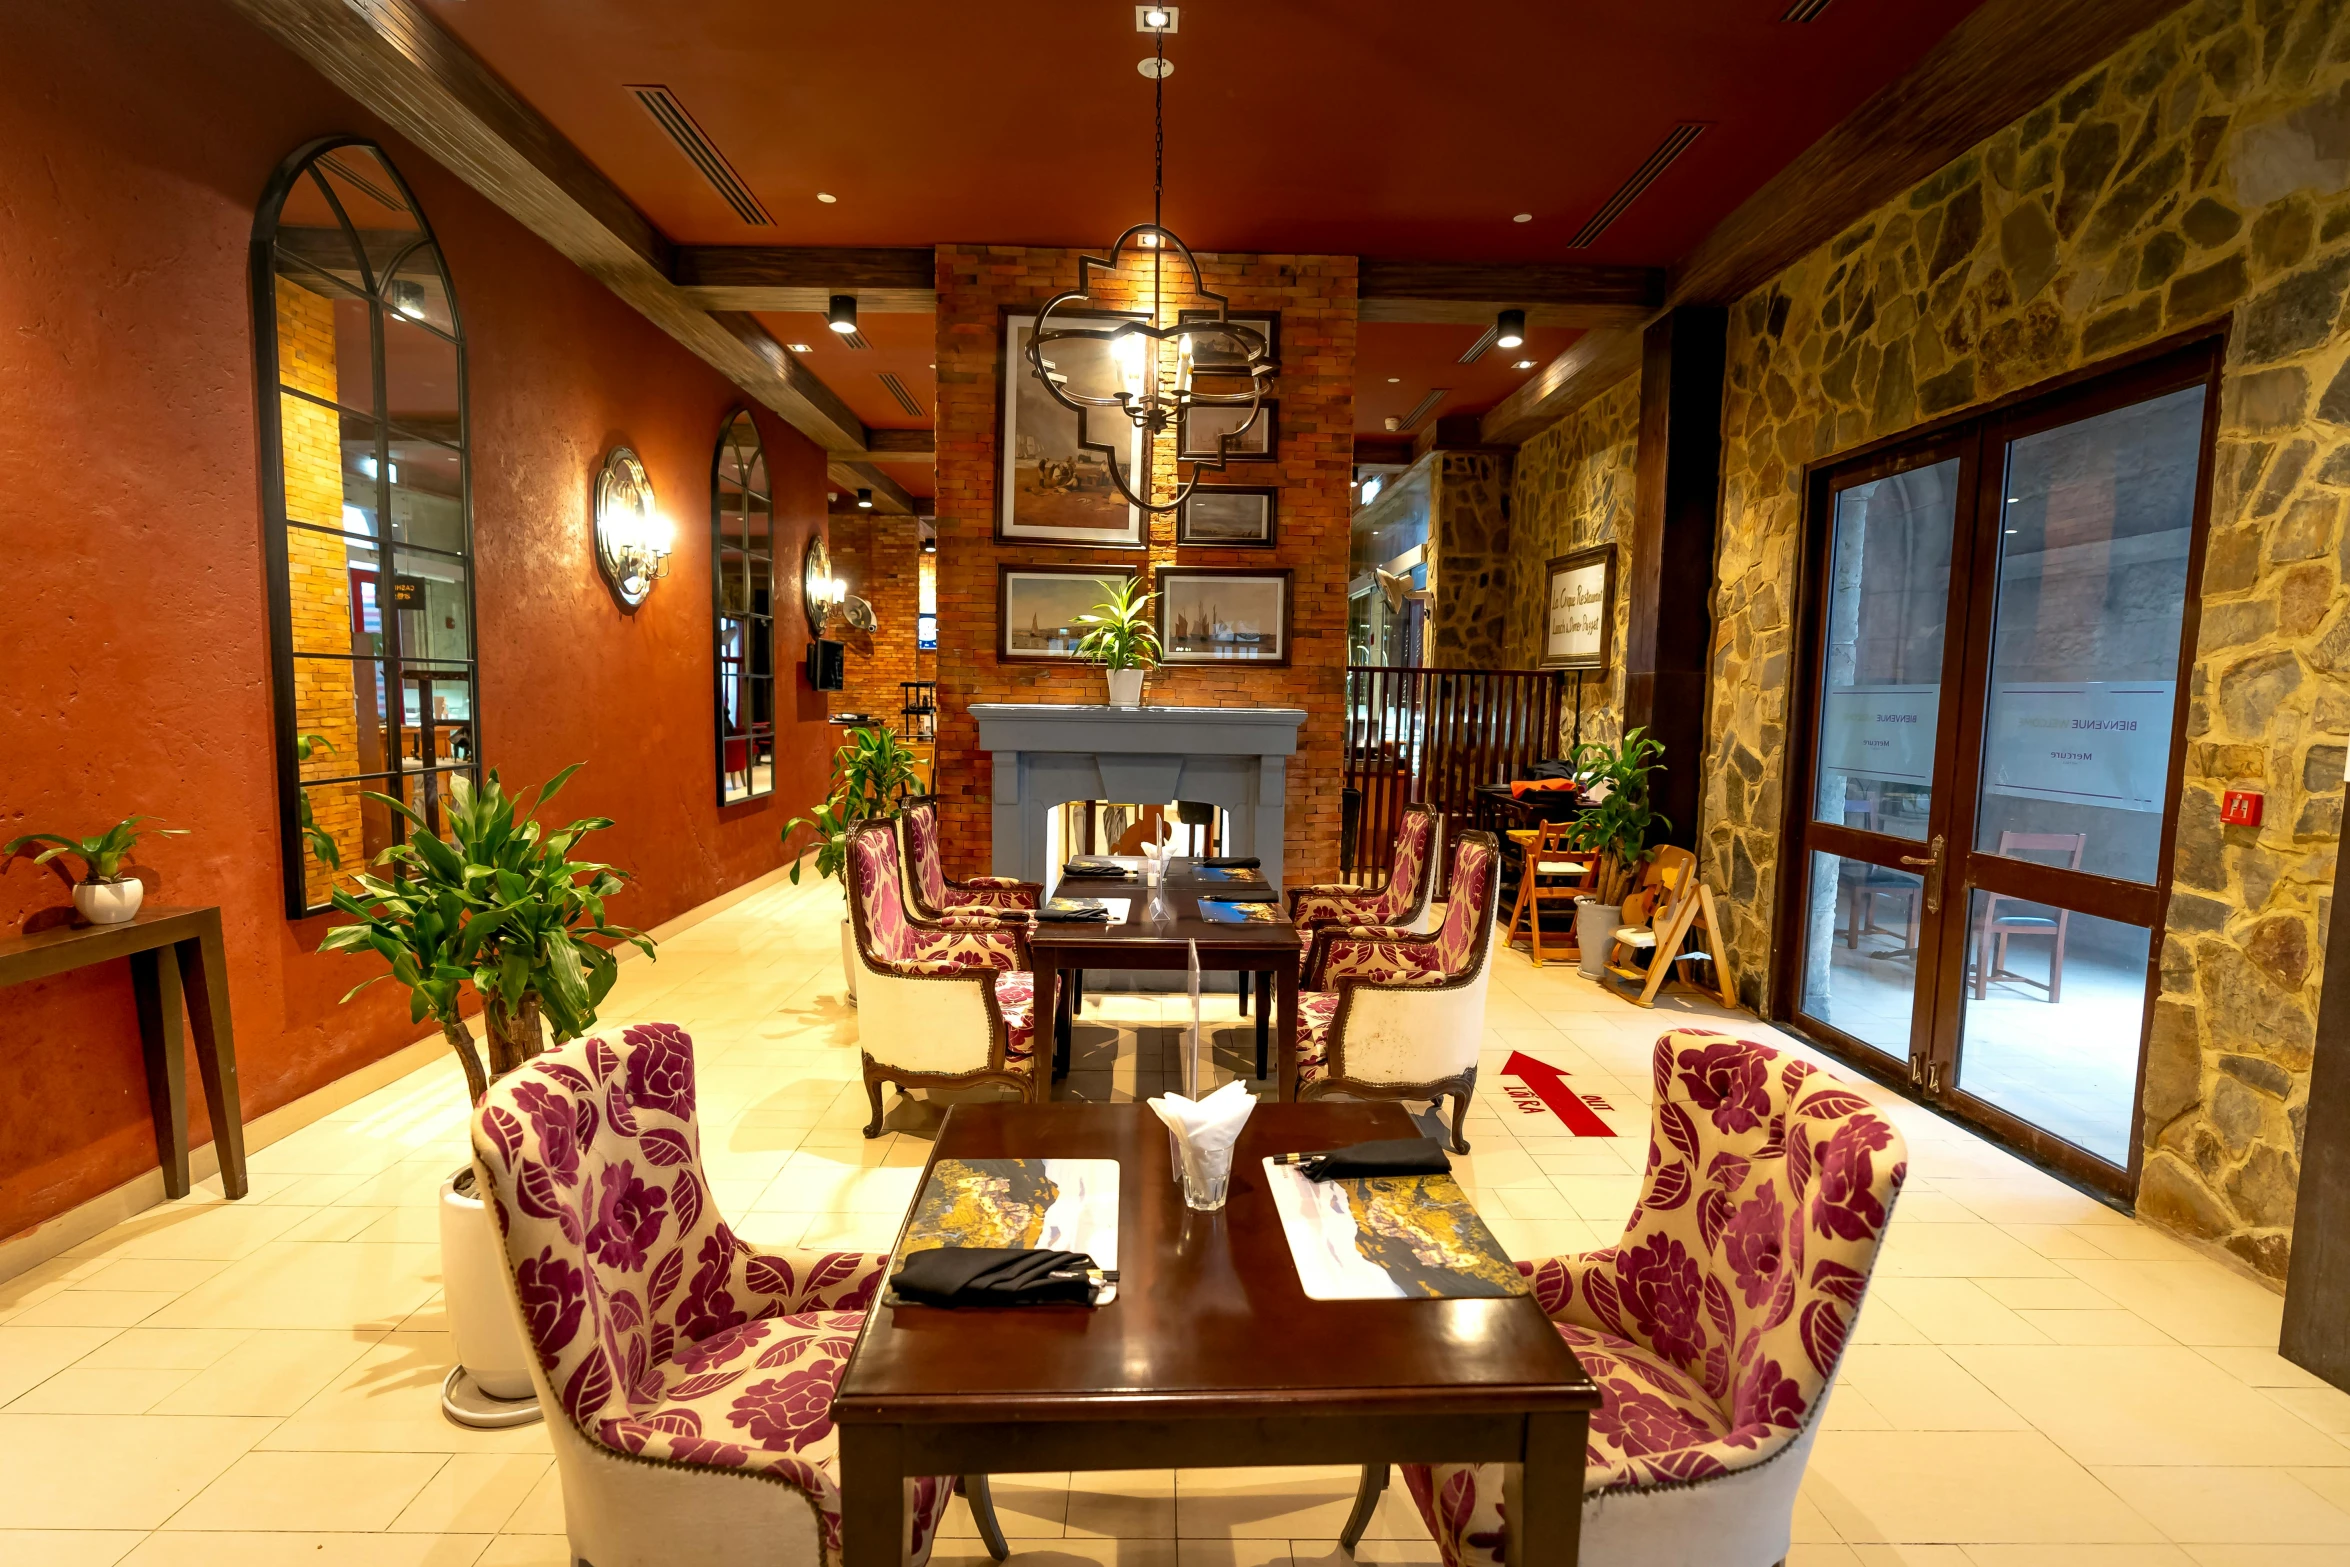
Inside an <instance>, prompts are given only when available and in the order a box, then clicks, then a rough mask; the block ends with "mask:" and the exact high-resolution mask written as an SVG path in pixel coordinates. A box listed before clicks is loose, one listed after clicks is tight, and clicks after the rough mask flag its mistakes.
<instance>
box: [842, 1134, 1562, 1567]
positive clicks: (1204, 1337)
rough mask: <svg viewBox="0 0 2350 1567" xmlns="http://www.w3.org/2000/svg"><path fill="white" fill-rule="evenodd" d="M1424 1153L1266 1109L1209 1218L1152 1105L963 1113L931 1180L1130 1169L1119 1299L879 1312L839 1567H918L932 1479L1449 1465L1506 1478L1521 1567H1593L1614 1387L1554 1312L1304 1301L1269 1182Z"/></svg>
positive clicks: (863, 1364)
mask: <svg viewBox="0 0 2350 1567" xmlns="http://www.w3.org/2000/svg"><path fill="white" fill-rule="evenodd" d="M1412 1135H1415V1128H1414V1126H1413V1123H1412V1121H1411V1119H1410V1117H1409V1115H1408V1114H1407V1113H1406V1112H1405V1111H1404V1110H1403V1108H1402V1107H1401V1106H1399V1105H1394V1104H1373V1103H1363V1102H1351V1101H1337V1100H1316V1101H1313V1102H1310V1103H1306V1104H1286V1103H1279V1104H1262V1105H1259V1106H1258V1107H1257V1109H1256V1111H1255V1112H1254V1113H1253V1114H1252V1115H1251V1116H1250V1118H1249V1121H1248V1124H1247V1126H1246V1127H1245V1128H1244V1129H1243V1131H1242V1133H1241V1138H1240V1142H1239V1145H1238V1147H1237V1148H1236V1150H1235V1153H1234V1159H1233V1167H1232V1184H1231V1196H1230V1198H1229V1200H1228V1202H1227V1204H1226V1206H1225V1207H1224V1208H1223V1209H1221V1210H1219V1211H1217V1212H1214V1213H1198V1212H1194V1211H1192V1210H1190V1209H1187V1208H1186V1207H1185V1206H1184V1205H1183V1200H1182V1196H1181V1193H1180V1191H1179V1190H1178V1188H1177V1186H1176V1184H1175V1180H1174V1173H1173V1167H1172V1164H1171V1161H1170V1154H1169V1148H1168V1138H1167V1132H1166V1129H1165V1127H1164V1126H1163V1125H1162V1124H1161V1123H1160V1122H1159V1120H1158V1119H1157V1117H1156V1116H1155V1115H1153V1114H1152V1112H1151V1110H1150V1108H1149V1107H1148V1106H1147V1105H1138V1104H1077V1103H1059V1104H1041V1105H1018V1104H979V1105H958V1106H956V1107H955V1108H954V1109H952V1110H950V1111H949V1112H948V1114H947V1118H946V1121H945V1123H944V1124H943V1125H942V1126H941V1128H940V1130H939V1135H938V1140H937V1142H936V1144H935V1145H934V1146H933V1147H932V1150H931V1165H932V1166H935V1165H936V1164H937V1163H938V1161H939V1160H941V1159H965V1160H969V1159H1007V1158H1038V1159H1042V1158H1053V1159H1063V1158H1066V1159H1114V1160H1116V1161H1117V1163H1118V1170H1119V1190H1118V1231H1119V1234H1118V1271H1119V1280H1118V1294H1117V1298H1116V1299H1115V1300H1113V1301H1110V1302H1109V1303H1107V1304H1105V1305H1101V1306H1091V1307H1089V1306H1076V1305H1066V1306H1063V1305H1050V1306H1026V1307H1014V1308H996V1309H979V1310H971V1309H962V1310H950V1309H946V1308H942V1307H934V1306H902V1305H899V1306H893V1305H888V1304H877V1305H875V1306H874V1308H873V1309H872V1311H871V1312H870V1313H869V1314H868V1315H867V1317H866V1319H865V1325H864V1328H863V1330H862V1332H861V1333H860V1335H859V1337H858V1341H857V1347H856V1350H855V1351H854V1353H853V1354H852V1355H851V1356H850V1358H849V1363H848V1367H847V1369H846V1370H845V1371H844V1372H843V1374H842V1376H841V1381H840V1387H839V1391H838V1392H837V1394H836V1395H835V1397H834V1399H833V1404H832V1418H833V1421H834V1423H835V1424H836V1425H837V1426H838V1427H839V1430H840V1465H841V1469H840V1473H841V1494H842V1526H843V1536H842V1563H843V1567H899V1563H900V1561H901V1558H902V1554H903V1549H904V1546H903V1541H904V1535H905V1527H906V1499H905V1491H906V1488H905V1486H904V1483H903V1482H904V1481H905V1480H906V1479H907V1478H908V1477H910V1476H921V1475H963V1474H1028V1473H1040V1472H1042V1473H1053V1472H1060V1471H1085V1470H1106V1469H1170V1468H1246V1467H1266V1466H1285V1465H1293V1464H1377V1463H1433V1462H1465V1463H1497V1464H1501V1465H1504V1466H1505V1470H1504V1491H1505V1498H1506V1504H1507V1507H1508V1516H1509V1520H1510V1529H1509V1546H1508V1553H1507V1562H1508V1563H1509V1564H1510V1567H1521V1564H1528V1563H1539V1564H1542V1567H1571V1564H1572V1563H1573V1562H1574V1560H1575V1553H1576V1544H1577V1539H1578V1533H1579V1530H1580V1528H1581V1525H1582V1506H1583V1465H1584V1441H1585V1437H1586V1434H1587V1430H1588V1426H1589V1421H1590V1416H1591V1411H1592V1410H1594V1409H1596V1408H1597V1407H1598V1406H1599V1390H1598V1388H1597V1387H1596V1386H1594V1385H1593V1384H1592V1382H1591V1379H1590V1378H1589V1377H1587V1376H1586V1375H1584V1373H1583V1369H1582V1367H1581V1366H1580V1365H1578V1364H1577V1363H1576V1361H1575V1357H1574V1355H1573V1354H1572V1353H1570V1352H1569V1350H1568V1349H1567V1346H1566V1344H1565V1342H1564V1341H1563V1340H1562V1339H1561V1338H1560V1337H1559V1334H1558V1330H1557V1329H1556V1328H1555V1327H1554V1326H1553V1325H1552V1324H1551V1323H1550V1321H1549V1320H1548V1319H1547V1318H1545V1317H1544V1316H1543V1314H1542V1309H1541V1307H1540V1306H1538V1305H1537V1304H1536V1303H1535V1301H1534V1298H1533V1296H1532V1295H1530V1294H1529V1295H1519V1296H1512V1297H1508V1298H1505V1299H1481V1300H1470V1299H1455V1300H1430V1299H1404V1300H1311V1299H1308V1298H1307V1297H1306V1295H1305V1292H1304V1289H1303V1287H1302V1286H1301V1284H1300V1282H1299V1278H1298V1272H1297V1266H1296V1264H1295V1263H1294V1262H1293V1261H1292V1260H1291V1256H1290V1252H1289V1245H1288V1242H1287V1240H1286V1239H1285V1238H1284V1236H1283V1232H1282V1226H1281V1219H1280V1216H1279V1214H1278V1213H1277V1212H1276V1211H1275V1208H1274V1204H1273V1197H1272V1193H1271V1191H1270V1190H1269V1188H1268V1186H1267V1183H1266V1178H1265V1171H1264V1168H1263V1165H1262V1162H1261V1161H1262V1160H1264V1159H1265V1158H1266V1157H1267V1156H1268V1155H1271V1154H1275V1153H1287V1152H1303V1151H1306V1150H1311V1149H1318V1148H1328V1147H1334V1146H1339V1145H1343V1144H1349V1143H1355V1142H1361V1141H1365V1140H1368V1139H1372V1138H1387V1137H1408V1136H1412ZM924 1178H925V1181H927V1180H928V1171H927V1170H926V1171H925V1177H924ZM899 1239H900V1244H903V1240H904V1234H903V1231H902V1230H901V1232H900V1237H899Z"/></svg>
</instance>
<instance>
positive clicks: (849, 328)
mask: <svg viewBox="0 0 2350 1567" xmlns="http://www.w3.org/2000/svg"><path fill="white" fill-rule="evenodd" d="M1518 319H1519V320H1521V321H1522V320H1524V319H1525V312H1524V311H1520V312H1519V313H1518ZM824 324H825V325H826V326H828V327H830V328H832V329H833V330H834V331H835V332H838V333H839V334H840V335H841V336H843V337H846V336H848V335H849V334H850V333H851V332H854V331H855V330H857V296H856V295H854V294H835V295H833V296H832V307H831V308H830V309H829V310H827V311H825V312H824Z"/></svg>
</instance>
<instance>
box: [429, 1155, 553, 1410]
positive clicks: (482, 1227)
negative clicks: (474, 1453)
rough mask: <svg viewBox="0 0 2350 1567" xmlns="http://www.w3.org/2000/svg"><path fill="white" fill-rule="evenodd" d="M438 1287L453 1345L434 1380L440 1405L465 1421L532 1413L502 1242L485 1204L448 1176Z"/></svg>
mask: <svg viewBox="0 0 2350 1567" xmlns="http://www.w3.org/2000/svg"><path fill="white" fill-rule="evenodd" d="M441 1292H442V1299H443V1303H444V1304H445V1306H446V1307H447V1310H448V1313H449V1331H450V1334H451V1335H452V1336H453V1337H454V1338H455V1340H456V1348H457V1369H456V1370H454V1371H452V1372H451V1373H450V1374H449V1379H448V1381H446V1382H444V1383H443V1384H442V1385H441V1408H442V1409H443V1411H444V1412H446V1413H447V1414H448V1416H449V1418H450V1419H452V1420H454V1421H456V1422H457V1423H458V1424H460V1425H468V1426H512V1425H527V1424H529V1423H530V1422H531V1421H533V1420H536V1419H538V1418H539V1405H538V1394H537V1392H536V1390H534V1389H533V1388H532V1387H531V1385H530V1349H529V1346H527V1345H526V1344H524V1343H523V1340H522V1324H521V1323H520V1322H519V1321H517V1320H516V1318H515V1313H514V1302H513V1300H512V1299H511V1298H510V1296H509V1292H508V1289H507V1285H506V1248H505V1246H504V1244H503V1243H501V1242H500V1241H499V1239H498V1235H497V1230H496V1228H495V1226H494V1224H493V1222H492V1220H491V1219H490V1216H489V1210H488V1209H487V1208H485V1207H484V1206H483V1205H482V1202H481V1199H480V1198H478V1197H475V1196H473V1195H471V1194H470V1193H462V1192H459V1191H458V1190H457V1182H456V1179H455V1177H451V1178H450V1179H449V1180H447V1181H445V1182H443V1183H442V1185H441ZM468 1384H470V1385H468Z"/></svg>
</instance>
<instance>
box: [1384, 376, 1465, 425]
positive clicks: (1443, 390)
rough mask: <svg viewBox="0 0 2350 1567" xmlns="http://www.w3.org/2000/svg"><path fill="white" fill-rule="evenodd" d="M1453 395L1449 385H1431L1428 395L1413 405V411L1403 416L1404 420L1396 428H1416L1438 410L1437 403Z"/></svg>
mask: <svg viewBox="0 0 2350 1567" xmlns="http://www.w3.org/2000/svg"><path fill="white" fill-rule="evenodd" d="M1451 395H1452V388H1451V387H1449V386H1436V387H1430V388H1429V389H1428V395H1427V396H1426V397H1423V398H1421V399H1420V400H1419V401H1418V402H1417V403H1414V404H1413V405H1412V411H1411V412H1410V413H1408V414H1405V415H1404V416H1403V422H1402V423H1401V424H1399V425H1397V426H1396V428H1397V429H1399V430H1409V429H1412V428H1414V427H1415V426H1417V425H1418V424H1419V422H1420V421H1421V420H1423V419H1425V418H1427V417H1428V416H1429V415H1430V414H1432V413H1434V412H1435V411H1436V405H1437V404H1438V403H1441V402H1443V401H1444V400H1445V398H1447V397H1449V396H1451Z"/></svg>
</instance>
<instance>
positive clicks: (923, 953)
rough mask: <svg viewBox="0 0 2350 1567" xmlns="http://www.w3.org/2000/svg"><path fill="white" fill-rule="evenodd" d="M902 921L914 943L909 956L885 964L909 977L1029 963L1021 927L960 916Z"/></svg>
mask: <svg viewBox="0 0 2350 1567" xmlns="http://www.w3.org/2000/svg"><path fill="white" fill-rule="evenodd" d="M906 923H907V924H908V925H909V926H911V927H912V929H913V933H914V939H915V941H916V942H917V943H918V946H917V949H916V951H915V954H914V956H913V957H912V958H909V959H901V960H900V961H898V962H896V963H892V964H888V965H885V966H886V967H888V968H889V969H890V970H891V971H892V972H894V973H898V974H903V975H905V976H907V977H909V978H919V977H922V976H925V975H937V974H955V973H983V972H986V971H988V970H1001V971H1004V972H1007V973H1014V974H1017V973H1021V972H1024V971H1026V970H1027V968H1028V966H1029V959H1028V933H1027V931H1026V929H1025V928H1014V927H1010V926H1007V925H1005V924H1004V923H1003V922H1002V921H999V920H976V919H969V918H962V917H957V918H953V919H943V920H913V919H909V920H908V921H907V922H906Z"/></svg>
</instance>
